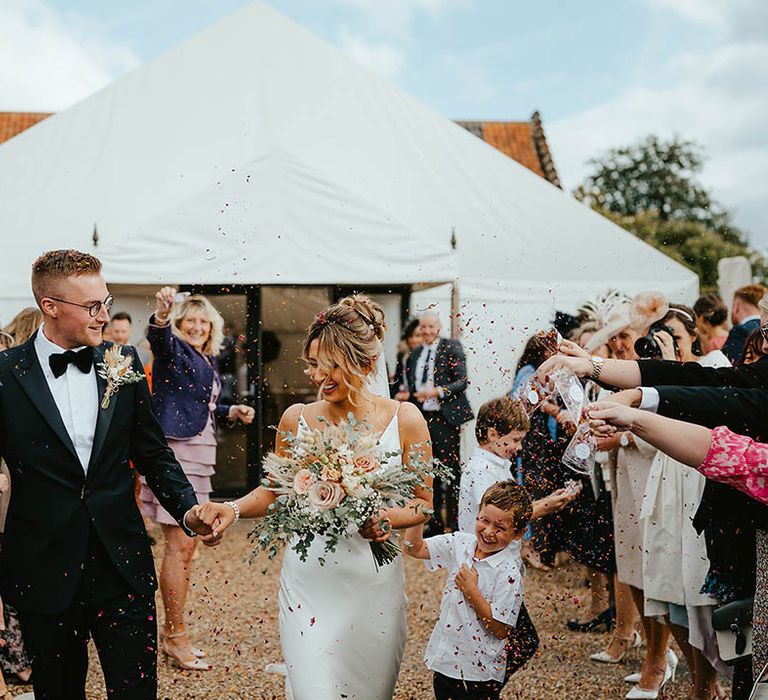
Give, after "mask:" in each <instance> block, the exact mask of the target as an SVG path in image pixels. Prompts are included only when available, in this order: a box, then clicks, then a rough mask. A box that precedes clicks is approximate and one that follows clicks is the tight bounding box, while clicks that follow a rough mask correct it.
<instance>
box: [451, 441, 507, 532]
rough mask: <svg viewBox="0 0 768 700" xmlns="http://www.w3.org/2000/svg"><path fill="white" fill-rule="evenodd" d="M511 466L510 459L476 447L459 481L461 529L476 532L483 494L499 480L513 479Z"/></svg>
mask: <svg viewBox="0 0 768 700" xmlns="http://www.w3.org/2000/svg"><path fill="white" fill-rule="evenodd" d="M511 467H512V463H511V462H510V461H509V460H508V459H505V458H504V457H499V456H498V455H495V454H494V453H493V452H490V451H489V450H486V449H484V448H482V447H477V448H476V449H475V451H474V452H473V453H472V456H471V457H470V458H469V461H468V462H467V465H466V466H465V467H464V469H463V470H462V472H461V481H460V482H459V530H461V531H462V532H470V533H473V534H474V532H475V521H476V520H477V514H478V513H479V512H480V501H481V500H482V498H483V494H484V493H485V492H486V491H487V490H488V489H489V488H490V487H491V486H493V485H494V484H495V483H496V482H497V481H507V480H508V479H511V478H512V471H511Z"/></svg>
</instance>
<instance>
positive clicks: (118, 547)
mask: <svg viewBox="0 0 768 700" xmlns="http://www.w3.org/2000/svg"><path fill="white" fill-rule="evenodd" d="M107 347H109V345H108V344H103V345H101V346H99V347H96V348H94V349H93V354H94V362H95V363H99V362H101V361H102V359H103V356H104V351H105V350H106V349H107ZM126 351H128V352H132V353H133V357H134V367H136V368H140V367H141V363H140V361H139V358H138V355H137V353H136V350H135V349H133V348H126ZM97 383H98V392H99V393H98V396H94V397H93V400H94V401H99V402H101V397H102V396H103V394H104V390H105V387H106V382H105V381H104V380H103V379H102V378H101V377H98V374H97ZM0 456H2V457H3V458H4V459H5V461H6V462H7V464H8V468H9V469H10V473H11V481H12V483H13V490H12V493H11V501H10V505H9V507H8V519H7V521H6V526H5V534H4V537H3V547H2V554H1V555H0V590H2V595H3V598H4V599H7V600H8V602H10V603H12V604H13V605H15V606H16V607H17V608H18V609H20V610H22V611H30V612H37V613H44V614H50V615H57V614H61V613H62V612H64V611H65V610H66V609H67V608H68V607H69V605H70V604H71V603H72V601H73V599H74V596H75V594H76V592H77V588H78V585H79V583H80V578H81V572H82V568H83V565H84V562H85V557H86V549H87V547H88V538H89V537H90V536H93V535H94V534H95V535H97V536H98V537H99V539H100V540H101V542H102V544H103V545H104V548H105V550H106V552H107V554H108V555H109V558H110V559H111V561H112V562H113V563H114V565H115V567H116V568H117V570H118V571H119V572H120V574H121V575H122V576H123V578H124V579H125V581H126V582H127V584H128V586H129V588H130V589H131V590H133V591H135V592H136V593H140V594H147V593H151V592H152V591H154V590H155V588H156V586H157V584H156V579H155V570H154V562H153V560H152V551H151V549H150V544H149V539H148V537H147V533H146V530H145V529H144V523H143V521H142V518H141V514H140V513H139V510H138V507H137V505H136V500H135V497H134V481H133V477H132V470H131V468H130V461H131V460H132V461H133V464H134V466H135V467H136V468H137V469H138V470H139V472H140V473H142V474H143V475H144V476H145V477H146V479H147V483H148V484H149V486H150V488H151V489H152V491H153V492H154V493H155V494H156V495H157V497H158V499H159V500H160V502H161V503H162V505H163V507H164V508H165V509H166V510H168V512H169V513H171V514H172V515H173V517H175V518H176V519H177V520H179V521H181V519H182V518H183V517H184V513H186V511H187V510H188V509H189V508H191V507H192V506H193V505H195V503H196V502H197V500H196V498H195V493H194V490H193V489H192V486H191V485H190V484H189V481H188V480H187V478H186V476H184V472H183V471H182V469H181V466H180V465H179V463H178V462H177V461H176V459H175V458H174V456H173V452H172V451H171V450H170V448H169V447H168V445H167V443H166V441H165V437H164V436H163V432H162V430H161V428H160V425H159V423H158V422H157V419H156V418H155V416H154V413H153V412H152V403H151V398H150V394H149V388H148V386H147V382H146V380H142V381H141V382H138V383H136V384H128V385H125V386H122V387H121V388H120V389H119V390H118V392H117V393H116V394H115V395H113V396H112V400H111V402H110V404H109V407H108V408H106V409H102V408H99V414H98V421H97V424H96V432H95V434H94V442H93V451H92V453H91V460H90V464H89V466H88V473H87V476H86V474H85V472H84V470H83V467H82V465H81V464H80V460H79V459H78V457H77V453H76V452H75V448H74V445H73V444H72V440H71V439H70V437H69V434H68V433H67V430H66V428H65V427H64V423H63V421H62V418H61V415H60V413H59V410H58V408H57V406H56V403H55V401H54V399H53V396H52V394H51V391H50V389H49V388H48V384H47V382H46V379H45V376H44V375H43V371H42V368H41V367H40V363H39V361H38V358H37V353H36V352H35V347H34V336H33V338H32V339H31V340H30V341H29V342H27V343H25V344H24V345H21V346H19V347H17V348H12V349H11V350H8V351H6V352H4V353H0Z"/></svg>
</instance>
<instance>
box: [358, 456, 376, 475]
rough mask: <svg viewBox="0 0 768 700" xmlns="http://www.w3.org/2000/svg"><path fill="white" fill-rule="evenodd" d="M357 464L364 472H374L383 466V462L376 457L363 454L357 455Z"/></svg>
mask: <svg viewBox="0 0 768 700" xmlns="http://www.w3.org/2000/svg"><path fill="white" fill-rule="evenodd" d="M355 466H356V467H357V468H358V469H362V470H363V471H364V472H372V471H375V470H376V469H378V468H379V467H380V466H381V463H380V462H379V460H378V459H376V457H371V456H370V455H362V456H360V457H355Z"/></svg>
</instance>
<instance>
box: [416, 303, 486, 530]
mask: <svg viewBox="0 0 768 700" xmlns="http://www.w3.org/2000/svg"><path fill="white" fill-rule="evenodd" d="M440 328H441V324H440V318H439V317H438V315H437V314H436V313H434V312H431V311H428V312H425V313H423V314H422V315H421V316H420V318H419V331H420V333H421V342H422V345H421V347H419V348H416V350H414V351H413V352H412V353H411V356H410V357H409V358H408V366H407V371H406V374H407V379H408V392H409V400H410V401H412V402H413V403H415V404H416V405H417V406H418V407H419V408H420V409H421V412H422V413H423V414H424V417H425V418H426V420H427V425H428V426H429V435H430V437H431V438H432V450H433V453H434V455H435V457H436V458H437V459H439V460H440V461H441V462H442V463H443V464H445V465H446V466H448V467H449V468H450V470H451V472H452V473H453V475H454V479H453V483H450V484H445V483H443V482H442V480H441V479H439V478H437V479H435V483H434V485H433V489H434V496H433V501H434V506H433V507H434V509H435V514H434V516H433V517H432V521H431V522H430V525H429V531H430V533H436V534H440V533H442V532H444V531H445V529H446V528H448V529H449V530H451V531H454V530H458V527H459V497H458V488H459V477H460V476H461V462H460V450H461V426H462V425H463V424H464V423H466V422H467V421H470V420H472V418H474V414H473V413H472V408H471V407H470V405H469V401H468V399H467V396H466V390H467V386H468V385H469V381H468V380H467V361H466V358H465V357H464V350H463V349H462V347H461V343H460V342H459V341H458V340H448V339H445V338H440V337H439V336H440ZM443 505H445V509H446V521H445V523H443V518H442V508H443Z"/></svg>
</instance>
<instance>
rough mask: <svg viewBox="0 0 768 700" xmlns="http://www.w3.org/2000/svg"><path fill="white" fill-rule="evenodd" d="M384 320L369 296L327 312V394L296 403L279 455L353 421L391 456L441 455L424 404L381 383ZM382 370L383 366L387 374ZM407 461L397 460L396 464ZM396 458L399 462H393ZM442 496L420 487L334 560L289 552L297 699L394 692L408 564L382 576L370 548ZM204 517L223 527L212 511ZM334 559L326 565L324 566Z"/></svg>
mask: <svg viewBox="0 0 768 700" xmlns="http://www.w3.org/2000/svg"><path fill="white" fill-rule="evenodd" d="M384 330H385V325H384V312H383V311H382V309H381V307H380V306H379V305H378V304H375V303H374V302H372V301H371V300H370V299H368V298H367V297H364V296H352V297H346V298H344V299H342V300H341V301H339V302H338V303H337V304H334V305H333V306H330V307H329V308H327V309H326V310H325V311H323V312H322V313H320V314H318V315H317V317H316V318H315V320H314V322H313V323H312V325H311V326H310V328H309V331H308V333H307V338H306V341H305V344H304V351H303V358H304V360H305V361H306V363H307V374H308V375H309V378H310V380H311V381H312V383H313V384H314V385H315V386H317V387H318V398H319V400H318V401H315V402H314V403H311V404H308V405H304V404H296V405H294V406H291V407H290V408H289V409H288V410H286V411H285V413H284V414H283V416H282V418H281V419H280V425H279V426H278V431H279V432H278V438H277V446H276V452H277V453H278V454H284V453H285V451H286V443H285V441H284V440H283V439H282V438H281V434H282V433H286V432H290V433H293V434H294V435H298V434H300V432H301V431H302V430H307V429H314V428H318V427H322V425H323V421H329V422H331V423H339V422H341V421H343V420H346V419H347V415H348V414H349V413H352V414H353V415H354V417H355V418H356V419H358V420H361V421H364V422H366V423H367V424H369V425H370V426H372V428H373V429H374V430H376V431H378V432H379V433H380V436H381V437H380V439H379V444H380V447H381V452H382V454H383V453H390V454H391V453H393V452H397V451H401V453H402V454H403V455H408V454H409V452H410V450H411V448H412V446H415V445H417V444H421V445H422V446H421V447H420V448H418V449H421V450H422V451H423V452H424V456H425V457H427V458H429V457H431V448H430V447H429V432H428V430H427V425H426V422H425V421H424V418H423V417H422V415H421V413H420V411H419V410H418V409H417V408H416V406H414V405H412V404H408V403H404V404H399V403H398V402H397V401H392V400H390V399H389V398H385V397H384V396H378V395H376V394H375V393H374V392H373V391H372V389H378V390H379V391H383V392H384V393H388V388H387V383H386V373H384V381H383V386H381V387H380V386H379V385H381V384H382V381H381V377H378V376H376V375H378V374H381V369H380V368H381V365H382V364H383V362H382V361H381V360H380V359H379V358H380V356H381V352H382V349H381V339H382V338H383V337H384ZM377 364H378V368H377ZM396 458H397V457H394V459H396ZM390 459H393V457H390ZM274 501H275V494H274V493H273V492H272V491H270V490H268V489H266V488H263V487H262V488H258V489H256V490H255V491H252V492H251V493H249V494H248V495H246V496H243V497H242V498H240V499H239V500H237V501H235V505H234V506H233V509H232V511H233V512H232V516H227V517H226V518H224V519H222V521H221V524H220V525H219V526H218V527H217V530H218V531H219V532H223V531H224V530H225V529H226V528H227V527H229V526H230V525H231V524H232V522H233V521H234V520H235V519H236V510H237V509H238V508H239V514H240V517H243V518H258V517H261V516H263V515H265V514H266V512H267V509H268V508H269V506H270V505H271V504H272V503H274ZM431 508H432V495H431V492H430V491H429V490H427V489H419V490H417V492H416V493H415V497H414V499H413V500H412V501H411V502H410V503H408V504H406V506H405V507H402V508H389V509H386V510H383V511H381V512H380V513H379V515H378V517H376V518H373V519H371V520H369V521H368V522H366V523H365V525H364V526H363V528H362V529H361V530H360V531H359V533H351V534H350V535H349V536H348V537H347V538H346V539H344V540H341V541H340V542H339V545H338V547H337V548H336V551H335V552H333V553H325V552H324V538H322V537H316V538H315V539H314V541H313V543H312V545H311V547H310V550H309V555H308V556H307V558H306V561H304V562H302V561H300V559H299V557H298V555H297V554H296V552H294V551H293V549H291V548H287V549H286V551H285V555H284V558H283V567H282V571H281V575H280V595H279V606H280V639H281V644H282V648H283V657H284V659H285V663H286V667H287V672H288V679H289V682H290V686H291V690H292V692H293V696H294V698H295V699H296V700H314V699H315V698H344V697H346V698H357V699H358V700H362V699H365V700H385V699H387V698H391V697H392V696H393V694H394V690H395V683H396V682H397V675H398V672H399V669H400V661H401V660H402V656H403V650H404V648H405V638H406V603H407V600H406V597H405V580H404V576H403V564H402V557H398V558H397V559H396V560H395V561H394V562H392V563H391V564H385V565H383V566H381V567H379V568H378V570H377V568H376V565H375V562H374V559H373V556H372V554H371V549H370V547H369V545H368V542H367V540H372V541H377V542H382V541H385V540H387V539H389V537H390V536H391V532H392V530H393V529H394V530H399V529H404V528H407V527H411V526H412V525H417V524H420V523H422V522H424V521H425V520H426V519H427V515H426V514H425V511H428V510H430V509H431ZM200 517H201V518H203V520H205V519H206V517H208V518H209V519H213V517H215V516H213V514H211V515H209V514H207V513H206V506H205V505H203V506H202V510H201V512H200ZM320 557H324V559H325V565H324V566H321V565H320V563H319V561H318V560H319V558H320Z"/></svg>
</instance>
